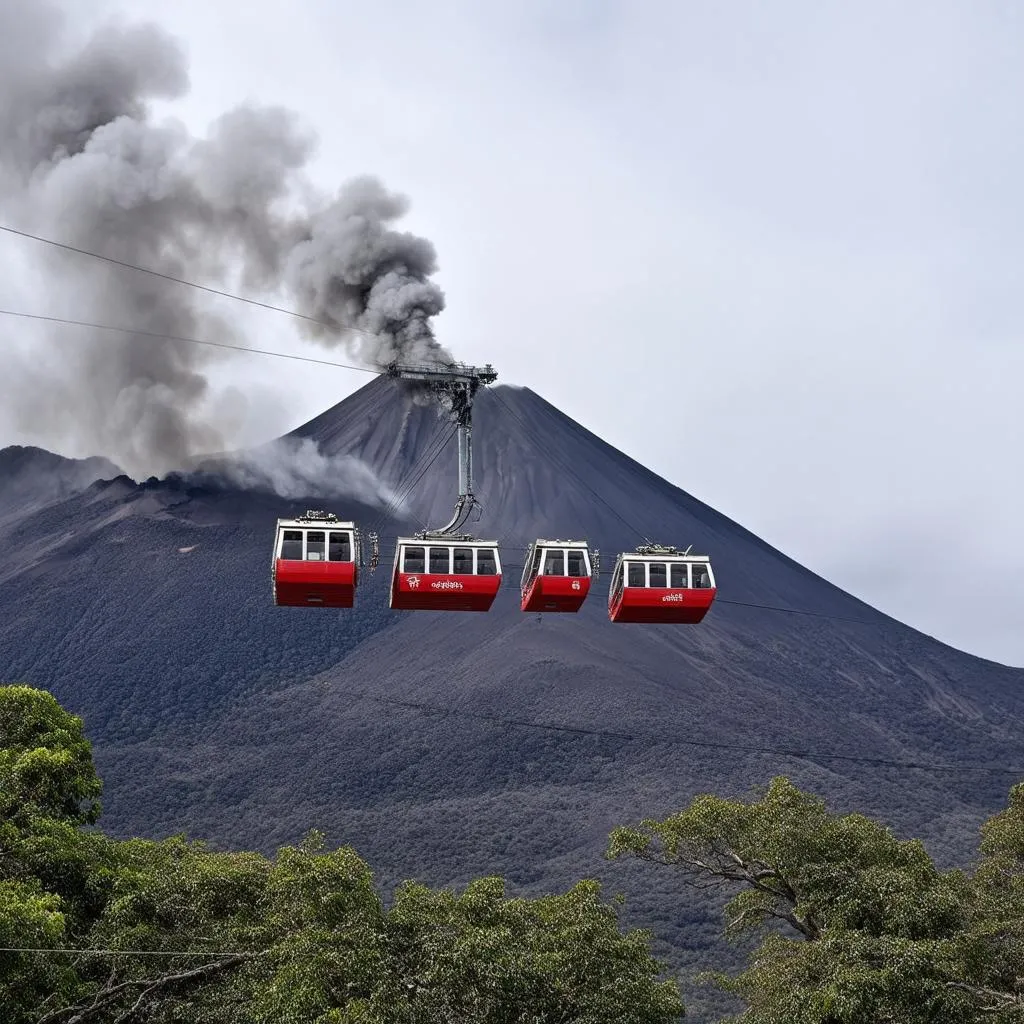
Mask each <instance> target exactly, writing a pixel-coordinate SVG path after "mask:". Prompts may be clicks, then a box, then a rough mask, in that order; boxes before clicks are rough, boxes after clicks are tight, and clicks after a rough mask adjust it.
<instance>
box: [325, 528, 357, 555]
mask: <svg viewBox="0 0 1024 1024" xmlns="http://www.w3.org/2000/svg"><path fill="white" fill-rule="evenodd" d="M327 558H328V561H331V562H351V561H352V542H351V540H350V539H349V535H348V534H347V533H339V532H338V531H336V530H332V531H331V533H330V534H329V536H328V539H327Z"/></svg>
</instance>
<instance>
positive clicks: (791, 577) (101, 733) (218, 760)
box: [0, 377, 1024, 967]
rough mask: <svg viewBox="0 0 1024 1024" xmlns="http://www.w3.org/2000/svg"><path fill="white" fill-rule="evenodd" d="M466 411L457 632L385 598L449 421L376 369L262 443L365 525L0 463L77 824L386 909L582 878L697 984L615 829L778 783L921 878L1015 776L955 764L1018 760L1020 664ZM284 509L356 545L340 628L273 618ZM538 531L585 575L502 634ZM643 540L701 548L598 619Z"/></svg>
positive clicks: (7, 640) (3, 522)
mask: <svg viewBox="0 0 1024 1024" xmlns="http://www.w3.org/2000/svg"><path fill="white" fill-rule="evenodd" d="M474 414H475V415H474V452H475V462H476V467H477V493H478V496H479V498H480V501H481V503H482V505H483V509H484V512H483V518H482V519H481V521H480V522H479V523H477V524H474V525H473V526H472V529H473V530H474V531H475V532H476V533H477V535H478V536H481V537H483V538H486V539H497V540H498V541H499V542H500V544H501V552H502V560H503V571H504V579H503V583H502V587H501V590H500V592H499V594H498V597H497V599H496V600H495V602H494V605H493V607H492V609H491V611H490V612H488V613H487V614H475V615H468V614H458V613H438V612H411V613H410V612H399V611H391V610H390V609H389V608H388V585H389V580H390V569H391V562H390V556H391V554H392V553H393V550H394V539H395V537H397V536H399V535H408V534H409V532H410V531H413V530H418V529H421V528H423V527H424V526H425V525H429V526H437V525H440V524H441V523H444V522H446V521H447V520H448V518H449V517H450V514H451V509H452V505H453V502H454V500H455V481H456V461H455V460H456V454H455V450H454V445H453V444H449V445H447V446H446V447H442V444H441V442H442V441H443V440H444V438H445V436H446V435H447V434H448V433H450V430H451V424H450V423H449V422H448V420H447V419H446V418H445V417H444V415H443V414H442V413H440V411H439V410H438V409H437V408H436V407H435V406H433V405H431V404H429V403H425V402H424V401H423V400H422V398H417V397H416V395H415V394H414V393H412V392H410V391H408V390H406V388H405V387H404V386H403V385H402V384H401V383H400V382H398V381H395V380H391V379H388V378H384V377H380V378H376V379H374V380H373V381H372V382H371V383H370V384H368V385H367V386H366V387H364V388H362V389H361V390H360V391H358V392H356V393H355V394H353V395H352V396H350V397H349V398H348V399H346V400H345V401H343V402H342V403H340V404H339V405H337V406H335V407H334V408H332V409H330V410H328V411H327V412H325V413H323V414H322V415H320V416H318V417H317V418H316V419H314V420H311V421H310V422H309V423H306V424H305V425H304V426H302V427H300V428H299V429H298V430H296V431H294V432H293V433H292V434H291V435H289V436H288V437H287V438H286V439H285V441H286V442H287V443H288V444H289V445H291V446H293V447H294V446H300V445H301V446H305V447H306V449H309V448H311V447H312V446H315V447H316V448H317V449H318V450H319V453H320V455H321V456H323V457H325V458H326V462H327V464H328V465H337V466H339V467H340V468H339V474H341V476H340V477H339V480H338V484H339V486H340V487H341V488H342V489H344V488H345V487H346V483H347V480H346V478H345V477H344V473H345V472H347V470H345V467H346V466H347V467H349V468H351V467H353V466H356V465H357V464H358V463H357V460H358V462H361V463H362V464H364V470H363V471H364V474H365V467H369V470H371V471H372V475H374V476H376V477H377V478H378V480H379V481H380V482H381V483H382V484H383V485H384V486H385V487H386V488H390V492H391V493H392V494H393V495H394V496H395V498H396V501H395V502H394V503H393V504H394V505H395V507H397V511H389V509H388V508H387V507H386V502H384V501H383V500H381V499H379V498H375V497H374V496H373V495H372V494H371V493H370V492H369V490H368V489H367V488H366V487H365V486H360V488H358V489H355V490H353V493H352V494H351V495H350V496H349V497H342V498H339V499H337V500H334V501H331V502H327V501H326V500H325V499H324V498H323V497H322V496H316V495H314V494H310V495H305V494H295V495H293V496H292V497H290V498H289V499H287V500H285V499H282V498H280V497H278V496H277V495H275V494H274V493H273V492H272V491H271V490H270V489H269V487H267V486H260V485H255V484H246V485H245V486H243V485H242V484H240V483H239V480H240V479H241V477H240V476H239V474H237V473H236V474H232V473H231V472H229V471H227V470H225V468H224V466H223V465H221V464H219V463H210V464H209V465H208V466H206V467H202V468H200V469H198V470H196V471H195V472H191V473H189V474H187V475H173V476H170V477H168V478H166V479H163V480H156V479H151V480H148V481H146V482H144V483H141V484H136V483H134V482H133V481H131V480H130V479H128V478H127V477H124V476H117V475H116V469H115V468H114V467H110V466H109V464H105V463H86V464H77V463H76V464H75V467H74V473H71V472H70V469H68V467H64V468H65V470H66V471H65V472H64V475H63V476H62V477H61V480H62V481H63V483H62V484H61V486H60V487H59V488H57V489H56V490H53V488H52V486H51V487H50V489H49V490H48V489H47V486H49V485H48V484H47V483H46V480H47V478H48V477H49V478H53V477H54V471H53V466H55V465H60V466H64V462H65V461H66V460H63V461H59V462H57V463H55V462H54V461H53V460H55V459H57V457H56V456H53V455H51V454H50V453H45V452H40V451H39V450H31V449H19V450H18V452H19V453H20V454H18V465H19V471H18V474H17V478H16V479H17V481H18V483H17V494H16V495H15V494H14V486H13V484H12V480H14V476H13V475H12V474H11V473H7V472H5V473H4V474H3V476H2V477H0V511H2V515H0V552H2V554H0V652H2V654H0V678H3V679H6V680H9V681H18V682H26V683H29V684H31V685H34V686H39V687H44V688H46V689H48V690H50V691H52V692H53V693H54V694H55V695H56V696H57V697H58V699H59V700H61V702H62V703H64V705H65V706H67V707H68V708H70V709H71V710H73V711H74V712H75V713H77V714H80V715H82V716H83V717H84V719H85V722H86V728H87V731H88V733H89V735H90V737H91V738H92V739H93V742H94V745H95V755H96V760H97V763H98V766H99V770H100V772H101V774H102V776H103V778H104V780H105V794H104V817H103V824H104V826H105V828H106V829H107V830H108V831H111V832H113V833H115V834H141V835H147V836H160V835H166V834H170V833H175V832H186V833H188V834H190V835H192V836H196V837H204V838H207V839H209V840H210V841H211V842H212V844H213V845H214V846H220V847H231V848H238V847H256V848H259V849H263V850H272V849H273V848H275V847H276V846H278V845H281V844H284V843H291V842H296V841H297V840H299V839H300V838H301V837H302V835H303V834H304V833H305V832H306V831H307V830H309V829H311V828H317V829H319V830H321V831H322V832H324V833H325V834H326V836H327V839H328V841H329V842H331V843H345V844H350V845H352V846H354V847H355V849H356V850H357V851H358V852H359V853H360V854H361V855H362V856H363V857H365V858H366V859H367V860H368V862H369V863H370V864H371V866H372V867H373V868H374V870H375V873H376V877H377V880H378V883H379V884H380V885H381V886H382V887H383V888H384V889H385V890H386V891H387V890H388V889H389V887H390V886H392V885H393V884H395V883H396V882H397V881H400V880H401V879H404V878H419V879H421V880H423V881H425V882H429V883H431V884H435V885H441V884H446V885H447V884H462V883H464V882H465V881H467V880H468V879H470V878H473V877H478V876H481V875H484V874H501V875H504V876H505V877H506V879H507V880H508V883H509V887H510V889H511V890H512V891H521V892H539V891H546V890H551V889H555V888H559V887H562V886H565V885H567V884H570V883H571V882H572V881H575V880H577V879H578V878H581V877H598V878H601V879H604V880H605V881H606V882H607V883H608V884H609V885H610V886H611V887H612V888H613V889H614V890H620V891H622V892H623V893H624V894H625V895H626V897H627V902H626V914H625V917H626V920H627V921H628V922H629V923H631V924H642V925H644V926H646V927H649V928H651V930H652V931H653V932H654V934H655V936H656V939H657V941H658V943H659V946H658V947H657V948H658V949H659V952H661V953H662V954H663V955H668V956H670V958H671V959H672V960H673V962H674V963H676V965H677V966H683V967H689V966H701V967H706V966H708V965H709V963H708V961H707V959H706V951H707V949H708V947H709V946H710V945H711V944H712V943H714V942H715V941H716V939H715V936H716V935H717V934H718V932H719V931H720V924H719V921H718V918H717V913H716V911H715V910H714V908H708V907H706V906H704V905H703V904H701V903H698V902H696V897H694V896H693V895H692V894H686V893H681V892H679V891H678V889H677V888H673V880H672V879H671V878H668V877H661V876H657V877H653V876H652V875H651V874H650V872H649V871H646V870H645V869H644V868H643V866H641V865H635V864H634V865H628V864H618V863H616V864H608V863H606V862H604V861H603V860H602V858H601V852H602V850H603V849H604V845H605V842H606V838H607V834H608V832H609V831H610V830H611V828H612V827H614V826H615V825H617V824H625V823H629V822H634V821H636V820H638V819H639V818H641V817H645V816H658V815H663V814H666V813H669V812H671V811H672V810H676V809H678V808H680V807H682V806H683V805H684V804H685V803H686V802H687V801H688V799H689V798H690V797H691V796H692V795H693V794H694V793H696V792H706V791H712V792H716V793H719V794H722V795H732V794H744V795H746V794H748V793H749V791H750V789H751V787H753V786H756V785H760V784H763V783H765V782H766V781H767V780H768V779H769V778H771V777H772V776H774V775H779V774H786V775H788V776H789V777H790V778H792V779H793V780H794V782H796V783H797V784H798V785H800V786H803V787H805V788H808V789H811V790H813V791H815V792H818V793H821V794H822V795H824V796H826V797H827V798H828V799H829V800H830V803H831V805H832V806H833V807H834V808H835V809H838V810H854V809H855V810H860V811H863V812H865V813H868V814H872V815H875V816H877V817H880V818H881V819H883V820H885V821H887V822H888V823H890V824H891V825H893V827H894V828H895V829H896V830H897V831H898V832H899V833H900V834H913V835H920V836H922V837H923V838H924V839H925V840H926V842H927V843H928V845H929V848H930V849H931V851H932V853H933V855H935V856H936V857H937V858H938V859H939V860H940V861H943V862H948V860H949V859H951V858H954V857H962V856H964V855H966V853H967V851H969V850H971V849H973V848H974V846H975V841H976V830H977V825H978V824H979V823H980V821H981V820H982V819H983V818H984V817H986V816H988V815H989V814H991V813H993V812H994V811H995V810H997V809H998V808H999V807H1001V806H1002V805H1003V804H1004V802H1005V798H1006V792H1007V790H1008V788H1009V786H1010V784H1011V783H1012V782H1013V781H1016V779H1015V776H1014V775H1013V774H1011V773H1001V772H999V771H990V770H974V769H975V767H977V766H996V767H1012V766H1014V765H1024V670H1020V669H1012V668H1008V667H1005V666H1001V665H998V664H995V663H993V662H989V661H985V660H983V659H980V658H977V657H973V656H971V655H968V654H965V653H962V652H960V651H957V650H954V649H952V648H950V647H948V646H946V645H944V644H942V643H940V642H938V641H937V640H935V639H933V638H931V637H928V636H925V635H923V634H922V633H920V632H917V631H915V630H913V629H911V628H909V627H907V626H905V625H903V624H901V623H899V622H897V621H896V620H894V619H892V618H890V617H888V616H886V615H884V614H882V613H881V612H879V611H877V610H875V609H874V608H872V607H870V606H869V605H867V604H865V603H864V602H862V601H860V600H858V599H856V598H854V597H852V596H851V595H849V594H847V593H845V592H843V591H842V590H841V589H839V588H838V587H836V586H834V585H832V584H831V583H829V582H828V581H827V580H825V579H823V578H821V577H820V576H818V575H816V574H815V573H813V572H811V571H810V570H808V569H806V568H804V567H802V566H801V565H799V564H797V563H796V562H795V561H793V560H792V559H791V558H788V557H787V556H785V555H784V554H782V553H781V552H779V551H778V550H776V549H774V548H773V547H771V546H770V545H768V544H766V543H765V542H763V541H761V540H759V539H758V538H757V537H756V536H754V535H753V534H752V533H750V532H749V531H747V530H745V529H743V528H742V527H741V526H739V525H738V524H736V523H735V522H733V521H731V520H730V519H728V518H726V517H725V516H723V515H721V514H719V513H718V512H716V511H714V510H713V509H711V508H709V507H708V506H707V505H705V504H703V503H701V502H700V501H699V500H698V499H697V498H695V497H693V496H692V495H690V494H688V493H686V492H685V491H683V490H681V489H679V488H678V487H676V486H674V485H672V484H671V483H669V482H667V481H665V480H664V479H662V478H660V477H658V476H656V475H655V474H653V473H651V472H650V471H648V470H647V469H645V468H644V467H643V466H642V465H640V464H639V463H637V462H635V461H634V460H632V459H630V458H628V457H626V456H625V455H623V454H622V453H621V452H619V451H617V450H616V449H614V448H612V447H611V446H609V445H608V444H606V443H604V442H603V441H601V440H600V439H599V438H598V437H596V436H595V435H594V434H592V433H590V432H589V431H587V430H586V429H584V427H582V426H581V425H580V424H578V423H576V422H574V421H573V420H571V419H570V418H568V417H566V416H565V415H564V414H562V413H561V412H560V411H559V410H558V409H557V408H555V407H554V406H552V405H551V404H549V403H548V402H546V401H545V400H544V399H543V398H541V397H540V396H539V395H538V394H536V393H535V392H534V391H532V390H530V389H528V388H521V387H512V386H504V385H501V386H496V387H492V388H489V389H485V390H482V391H481V392H480V393H479V395H478V396H477V400H476V403H475V406H474ZM11 451H12V450H11V449H8V450H6V451H5V452H0V466H2V465H6V463H4V462H3V461H2V460H3V459H4V458H7V459H9V460H13V459H14V456H13V455H10V454H9V453H10V452H11ZM332 460H333V461H332ZM37 464H38V465H37ZM83 465H85V466H87V467H88V470H89V471H88V472H86V474H85V475H86V476H88V477H96V476H101V477H102V476H103V475H104V473H103V471H108V475H107V478H105V479H92V480H91V482H88V483H86V482H85V479H84V477H83V476H82V475H81V473H82V467H83ZM46 466H50V467H51V468H50V470H49V472H47V470H46ZM34 468H38V470H39V472H38V473H35V472H34ZM76 474H77V475H76ZM32 481H35V483H33V482H32ZM33 488H35V489H34V490H33ZM406 492H407V496H406V498H405V501H404V503H402V502H400V501H397V499H398V498H401V496H402V495H403V493H406ZM382 493H383V492H382ZM308 507H315V508H323V507H326V508H329V509H330V510H331V511H334V512H335V513H337V515H338V516H339V518H341V519H354V520H355V521H356V522H357V523H359V525H360V526H361V527H362V528H363V529H364V530H368V529H372V528H375V527H376V528H377V529H378V530H379V531H380V534H381V545H382V558H381V564H380V567H379V568H378V570H377V571H376V573H375V574H374V575H372V576H370V575H364V577H363V578H362V580H361V582H360V586H359V589H358V593H357V597H356V605H355V608H353V609H350V610H340V611H339V610H337V609H324V608H317V609H303V608H277V607H275V606H274V605H273V602H272V598H271V579H270V566H271V544H272V540H273V535H274V523H275V520H276V519H277V518H278V517H279V516H280V517H289V516H293V515H296V514H299V513H301V512H302V511H303V510H305V509H306V508H308ZM556 536H563V537H566V536H572V537H583V538H586V539H587V540H589V542H590V544H591V546H592V547H597V548H599V549H600V551H601V553H602V562H603V566H602V567H603V569H604V574H603V575H602V576H601V577H600V579H599V580H598V581H596V583H595V586H594V589H593V591H592V592H591V595H590V597H589V598H588V600H587V602H586V603H585V604H584V606H583V608H582V609H581V611H580V612H579V613H578V614H576V615H551V616H538V615H532V614H524V613H523V612H522V611H520V607H519V571H520V568H521V565H522V560H523V554H524V550H525V548H526V546H527V545H528V544H529V543H530V542H531V541H532V540H534V539H535V538H537V537H556ZM645 538H650V539H651V540H654V541H656V542H659V543H665V544H675V545H680V546H683V547H685V546H687V545H693V548H694V550H695V551H699V552H706V553H707V554H709V555H710V556H711V558H712V561H713V565H714V570H715V575H716V578H717V583H718V588H719V589H718V598H717V600H716V602H715V604H714V606H713V607H712V609H711V611H710V612H709V614H708V615H707V617H706V618H705V619H704V621H703V623H701V624H700V625H699V626H669V625H621V624H613V623H611V622H609V621H608V616H607V606H606V595H607V584H608V570H609V569H610V567H611V565H612V563H613V561H614V556H615V554H616V553H617V552H619V551H623V550H632V549H633V548H634V547H635V545H636V544H637V543H638V542H642V541H643V540H644V539H645ZM951 762H955V763H956V764H957V765H960V766H962V767H959V768H956V769H948V768H946V767H944V766H948V765H949V764H950V763H951ZM908 765H920V766H924V767H908Z"/></svg>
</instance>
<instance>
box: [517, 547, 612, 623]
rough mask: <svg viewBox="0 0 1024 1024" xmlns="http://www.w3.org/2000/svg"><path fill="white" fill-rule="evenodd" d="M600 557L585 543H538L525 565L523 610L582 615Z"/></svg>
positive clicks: (527, 557)
mask: <svg viewBox="0 0 1024 1024" xmlns="http://www.w3.org/2000/svg"><path fill="white" fill-rule="evenodd" d="M597 558H598V555H597V552H596V551H595V552H593V555H592V554H591V551H590V546H589V545H588V544H587V542H586V541H585V540H536V541H534V543H533V544H531V545H530V547H529V548H528V550H527V552H526V564H525V565H524V566H523V580H522V584H521V588H520V589H521V593H522V603H521V607H522V609H523V611H524V612H578V611H579V610H580V608H581V607H582V606H583V602H584V601H585V600H586V599H587V594H589V593H590V584H591V581H592V579H593V578H594V576H596V575H597V573H598V566H597Z"/></svg>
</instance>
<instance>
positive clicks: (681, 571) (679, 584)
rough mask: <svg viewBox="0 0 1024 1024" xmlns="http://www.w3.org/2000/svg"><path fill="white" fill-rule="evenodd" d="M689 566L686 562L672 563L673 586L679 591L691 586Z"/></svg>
mask: <svg viewBox="0 0 1024 1024" xmlns="http://www.w3.org/2000/svg"><path fill="white" fill-rule="evenodd" d="M686 569H687V566H686V563H685V562H673V563H672V586H673V587H674V588H675V589H677V590H680V589H684V590H685V589H686V588H687V587H688V586H689V585H690V584H689V581H688V580H687V578H686V576H687V572H686Z"/></svg>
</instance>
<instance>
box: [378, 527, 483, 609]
mask: <svg viewBox="0 0 1024 1024" xmlns="http://www.w3.org/2000/svg"><path fill="white" fill-rule="evenodd" d="M500 587H501V561H500V560H499V558H498V543H497V541H492V540H472V539H470V538H465V537H462V538H459V537H444V536H442V537H433V538H430V539H429V540H425V539H419V538H415V537H399V538H398V541H397V542H396V547H395V570H394V573H393V575H392V579H391V607H392V608H398V609H402V610H404V611H437V612H486V611H488V610H489V609H490V607H491V604H492V603H493V602H494V598H495V597H496V596H497V593H498V589H499V588H500Z"/></svg>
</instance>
